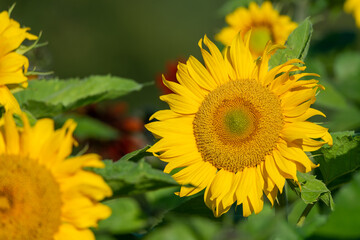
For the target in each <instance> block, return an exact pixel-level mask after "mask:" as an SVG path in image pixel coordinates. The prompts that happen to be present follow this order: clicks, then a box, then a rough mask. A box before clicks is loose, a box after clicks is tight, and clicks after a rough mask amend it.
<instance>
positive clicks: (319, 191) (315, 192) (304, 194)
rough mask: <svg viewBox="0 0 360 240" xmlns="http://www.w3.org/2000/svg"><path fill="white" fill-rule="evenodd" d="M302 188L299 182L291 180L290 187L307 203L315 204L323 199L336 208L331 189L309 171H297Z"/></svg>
mask: <svg viewBox="0 0 360 240" xmlns="http://www.w3.org/2000/svg"><path fill="white" fill-rule="evenodd" d="M297 177H298V180H299V183H300V185H301V190H300V188H299V186H298V185H297V184H295V183H294V182H292V181H289V183H290V187H291V188H292V189H293V190H295V192H296V193H297V194H298V195H299V196H300V197H301V199H302V200H303V201H304V202H305V203H306V204H313V203H316V202H317V201H319V200H322V201H323V202H324V203H325V204H326V205H327V206H329V207H330V208H331V209H333V208H334V201H333V199H332V196H331V192H330V190H329V189H328V188H327V187H326V185H325V184H324V183H323V182H322V181H321V180H318V179H316V176H314V175H310V174H309V173H301V172H298V173H297Z"/></svg>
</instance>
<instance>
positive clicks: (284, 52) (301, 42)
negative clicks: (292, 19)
mask: <svg viewBox="0 0 360 240" xmlns="http://www.w3.org/2000/svg"><path fill="white" fill-rule="evenodd" d="M312 32H313V28H312V23H311V21H310V19H309V18H307V19H305V20H304V21H303V22H302V23H300V25H299V26H298V27H297V28H296V29H295V30H294V31H293V32H292V33H291V34H290V35H289V37H288V39H287V41H286V43H285V46H286V48H285V49H279V50H277V51H276V52H275V54H274V55H273V56H272V57H271V59H270V61H269V67H270V68H273V67H275V66H278V65H280V64H282V63H285V62H286V61H288V60H291V59H300V60H304V59H305V57H306V55H307V52H308V50H309V47H310V40H311V35H312Z"/></svg>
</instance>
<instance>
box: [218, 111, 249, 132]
mask: <svg viewBox="0 0 360 240" xmlns="http://www.w3.org/2000/svg"><path fill="white" fill-rule="evenodd" d="M224 122H225V126H226V127H227V129H228V130H229V132H231V133H232V134H236V135H242V134H244V133H245V132H246V131H247V130H248V129H249V127H250V125H251V124H252V121H251V119H250V118H249V116H248V114H246V113H245V112H244V111H242V110H241V109H239V110H232V111H230V112H228V113H226V115H225V118H224Z"/></svg>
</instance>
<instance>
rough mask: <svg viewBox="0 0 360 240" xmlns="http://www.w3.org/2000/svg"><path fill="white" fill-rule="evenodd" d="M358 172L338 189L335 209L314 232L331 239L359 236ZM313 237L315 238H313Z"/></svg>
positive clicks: (359, 190) (359, 177)
mask: <svg viewBox="0 0 360 240" xmlns="http://www.w3.org/2000/svg"><path fill="white" fill-rule="evenodd" d="M359 199H360V174H359V173H358V174H356V175H355V177H354V179H353V180H352V181H351V182H350V183H348V184H347V185H345V186H344V187H343V188H341V189H340V190H339V192H338V193H337V195H336V196H335V202H336V209H335V211H333V212H332V213H330V215H329V218H328V221H327V222H326V224H325V225H323V226H321V227H320V228H319V229H318V231H317V232H316V235H317V236H325V237H330V238H331V239H345V238H352V239H359V238H360V228H359V222H360V204H359ZM314 239H315V238H314Z"/></svg>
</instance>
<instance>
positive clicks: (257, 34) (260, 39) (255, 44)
mask: <svg viewBox="0 0 360 240" xmlns="http://www.w3.org/2000/svg"><path fill="white" fill-rule="evenodd" d="M269 40H272V36H271V32H270V29H269V28H267V27H257V28H253V29H252V31H251V37H250V49H251V51H252V52H253V53H256V54H257V55H259V56H260V55H261V54H262V52H263V51H264V49H265V46H266V43H267V42H268V41H269Z"/></svg>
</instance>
